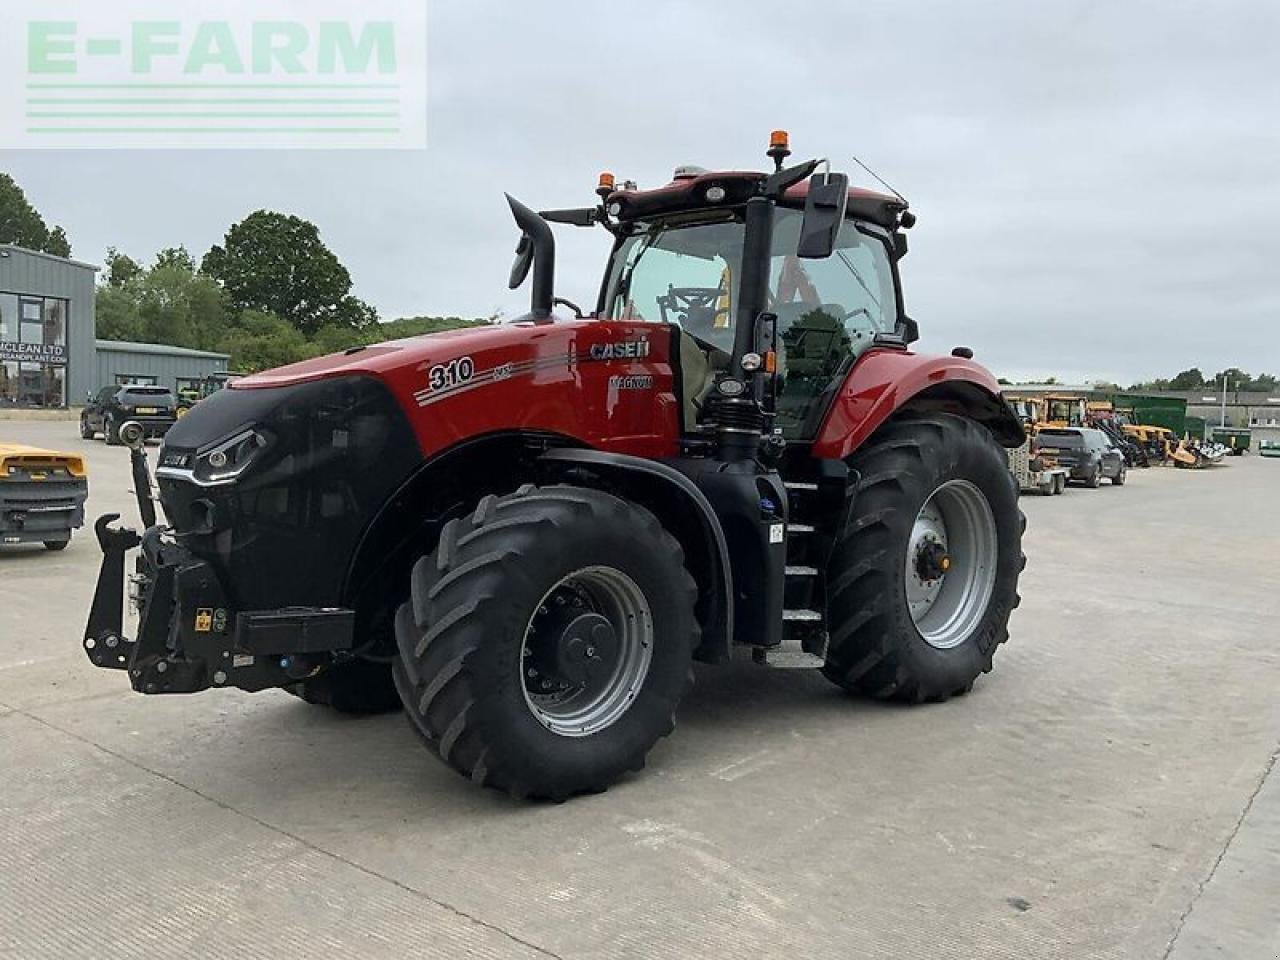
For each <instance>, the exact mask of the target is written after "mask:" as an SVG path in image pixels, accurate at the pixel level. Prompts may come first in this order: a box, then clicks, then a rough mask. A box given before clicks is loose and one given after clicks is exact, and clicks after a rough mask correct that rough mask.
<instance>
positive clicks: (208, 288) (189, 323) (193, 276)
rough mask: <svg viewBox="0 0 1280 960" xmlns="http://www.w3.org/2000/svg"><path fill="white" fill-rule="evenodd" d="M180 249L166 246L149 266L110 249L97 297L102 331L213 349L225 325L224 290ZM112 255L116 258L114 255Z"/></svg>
mask: <svg viewBox="0 0 1280 960" xmlns="http://www.w3.org/2000/svg"><path fill="white" fill-rule="evenodd" d="M179 252H180V253H185V251H182V250H181V248H175V250H169V251H162V253H161V254H160V255H159V256H158V257H157V258H156V264H157V265H156V266H154V267H152V268H151V269H149V270H147V269H144V268H142V267H139V266H138V265H137V263H136V262H134V261H133V260H131V259H130V258H128V257H126V256H124V255H123V254H119V253H115V252H114V251H109V252H108V261H107V263H108V269H107V276H106V278H105V283H104V284H103V285H102V286H100V287H99V290H98V296H97V326H98V336H100V337H101V338H102V339H104V340H136V341H139V342H141V343H167V344H172V345H173V346H179V347H195V348H197V349H204V350H208V349H214V348H216V347H217V345H218V344H219V343H220V342H221V340H222V338H223V336H224V334H225V332H226V326H227V316H228V306H227V299H226V294H224V293H223V291H222V288H221V287H219V286H218V284H217V282H216V281H214V280H213V279H212V278H210V277H206V276H203V275H201V274H198V273H195V272H193V267H194V261H192V260H191V258H190V256H187V257H186V260H185V262H184V260H183V258H182V256H181V255H178V253H179ZM113 254H114V257H113Z"/></svg>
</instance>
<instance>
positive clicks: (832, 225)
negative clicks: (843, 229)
mask: <svg viewBox="0 0 1280 960" xmlns="http://www.w3.org/2000/svg"><path fill="white" fill-rule="evenodd" d="M848 202H849V178H848V176H846V175H845V174H843V173H828V174H825V175H820V174H815V175H814V176H812V177H810V178H809V194H808V196H807V197H805V201H804V221H803V222H802V223H801V225H800V245H799V246H798V247H797V249H796V255H797V256H799V257H802V258H804V259H805V260H823V259H825V258H826V257H829V256H831V254H832V253H833V252H834V251H835V249H836V235H837V234H839V232H840V225H841V224H842V223H844V212H845V207H846V206H847V205H848Z"/></svg>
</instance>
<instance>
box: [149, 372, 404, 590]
mask: <svg viewBox="0 0 1280 960" xmlns="http://www.w3.org/2000/svg"><path fill="white" fill-rule="evenodd" d="M249 428H253V429H254V430H256V431H257V432H258V433H259V435H260V436H261V437H263V438H264V440H265V444H264V446H263V447H262V449H261V451H260V452H259V454H258V455H257V456H256V458H255V459H254V460H253V461H252V463H251V464H250V465H249V466H248V468H247V469H246V470H245V472H244V473H243V474H242V475H241V476H240V477H239V478H237V479H236V480H235V481H233V482H230V483H225V484H220V485H216V486H200V485H198V484H196V483H194V482H192V481H191V480H186V479H175V478H173V477H165V476H161V477H160V500H161V504H162V505H163V507H164V512H165V515H166V517H167V518H168V521H169V524H170V525H171V526H172V527H173V529H174V532H175V534H176V535H177V537H178V539H179V540H180V541H181V542H182V543H183V544H184V545H185V546H186V547H188V549H190V550H191V551H192V552H193V553H195V554H196V555H197V556H199V557H200V558H201V559H205V560H208V561H209V562H211V563H212V564H213V565H214V567H215V568H216V569H217V570H218V572H219V575H220V577H221V578H222V580H223V582H224V586H225V587H226V590H227V593H228V594H229V599H230V601H231V603H232V604H233V605H234V606H235V607H236V608H237V609H239V610H271V609H277V608H280V607H286V606H339V605H341V603H342V596H341V594H342V589H343V583H344V580H345V577H346V572H347V568H348V565H349V564H350V561H351V555H352V554H353V552H354V551H355V548H356V545H357V543H358V542H359V539H360V536H361V534H362V533H363V532H364V530H365V528H366V527H367V526H368V525H369V523H370V522H371V521H372V519H373V517H374V516H375V515H376V514H377V512H378V510H379V509H380V508H381V507H382V506H383V504H384V503H385V502H386V501H387V499H388V498H389V497H390V496H391V494H392V493H393V492H394V491H395V490H396V489H397V488H398V487H399V486H400V484H401V483H402V482H403V480H404V479H405V477H407V476H408V475H409V473H410V472H411V471H412V470H413V469H414V468H415V467H416V466H417V465H418V464H419V463H420V461H421V459H422V454H421V451H420V449H419V446H418V442H417V439H416V437H415V436H414V434H413V431H412V429H411V428H410V426H409V423H408V421H407V420H406V419H405V416H404V414H403V413H402V411H401V410H400V407H399V405H398V404H397V403H396V402H395V400H394V398H393V397H392V396H391V394H390V393H389V392H388V391H387V389H386V388H385V387H384V386H383V385H382V383H381V382H380V381H378V380H376V379H373V378H371V377H359V376H357V377H342V378H336V379H328V380H320V381H316V382H312V383H303V384H298V385H295V386H289V387H278V388H269V389H256V390H234V389H228V390H223V391H221V392H219V393H217V394H215V395H214V396H212V397H210V398H208V399H207V400H204V401H202V402H200V403H199V404H197V405H196V406H195V407H194V408H193V409H192V410H191V412H190V413H188V414H187V415H186V416H185V417H183V418H182V419H181V420H179V421H178V423H177V424H175V425H174V427H173V428H172V429H171V430H170V431H169V434H168V436H167V437H166V438H165V444H164V447H163V448H162V450H161V456H160V464H161V466H162V467H163V466H165V465H170V466H180V467H190V466H191V465H192V464H193V462H194V458H195V457H196V456H197V455H198V454H199V453H200V452H201V451H203V450H206V449H208V448H209V447H210V446H213V445H215V444H217V443H219V442H221V441H224V440H226V439H227V438H228V437H231V436H234V435H236V434H238V433H241V432H243V431H244V430H246V429H249Z"/></svg>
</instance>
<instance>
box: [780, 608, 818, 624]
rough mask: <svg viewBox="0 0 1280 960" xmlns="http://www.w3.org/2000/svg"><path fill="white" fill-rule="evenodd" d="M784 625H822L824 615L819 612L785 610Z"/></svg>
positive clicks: (783, 614)
mask: <svg viewBox="0 0 1280 960" xmlns="http://www.w3.org/2000/svg"><path fill="white" fill-rule="evenodd" d="M782 622H783V623H821V622H822V614H820V613H819V612H818V611H817V610H783V611H782Z"/></svg>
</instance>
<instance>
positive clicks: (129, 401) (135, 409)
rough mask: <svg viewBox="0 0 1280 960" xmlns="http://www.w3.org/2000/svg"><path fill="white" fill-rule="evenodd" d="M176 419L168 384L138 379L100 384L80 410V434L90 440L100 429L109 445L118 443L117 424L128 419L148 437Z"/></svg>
mask: <svg viewBox="0 0 1280 960" xmlns="http://www.w3.org/2000/svg"><path fill="white" fill-rule="evenodd" d="M177 419H178V401H177V398H175V397H174V395H173V391H172V390H170V389H169V388H168V387H152V386H147V385H144V384H140V383H126V384H125V385H124V386H116V387H103V388H102V389H101V390H99V391H98V393H97V395H93V394H90V395H89V402H88V405H87V406H85V408H84V410H83V412H81V414H80V436H81V437H83V438H84V439H85V440H92V439H93V438H94V437H95V436H96V435H97V434H99V433H101V434H102V435H103V437H104V438H105V439H106V441H107V444H108V445H109V446H116V445H118V444H119V443H120V427H121V426H122V425H123V424H124V423H126V422H127V421H129V420H133V421H135V422H137V423H139V424H141V425H142V429H143V432H144V433H145V434H146V436H147V437H148V438H150V437H163V436H164V435H165V434H166V433H168V432H169V428H170V427H172V426H173V425H174V423H175V422H176V421H177Z"/></svg>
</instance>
